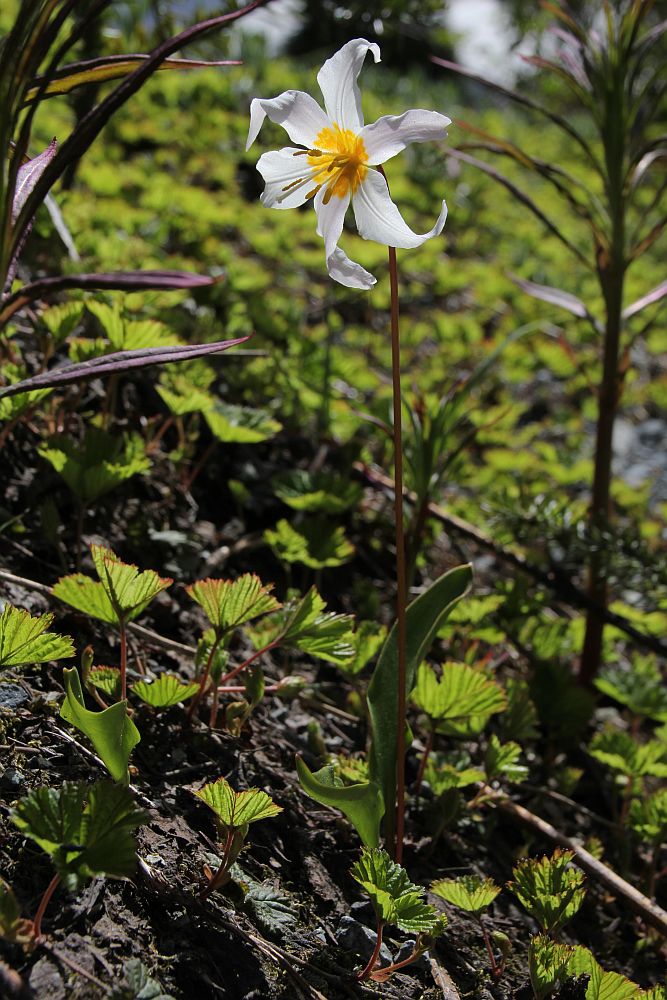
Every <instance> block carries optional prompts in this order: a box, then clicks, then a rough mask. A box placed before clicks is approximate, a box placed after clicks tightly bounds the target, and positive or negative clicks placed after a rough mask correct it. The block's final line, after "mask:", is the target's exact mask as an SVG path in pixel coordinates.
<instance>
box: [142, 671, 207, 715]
mask: <svg viewBox="0 0 667 1000" xmlns="http://www.w3.org/2000/svg"><path fill="white" fill-rule="evenodd" d="M198 690H199V684H198V683H196V682H193V683H191V684H184V683H183V681H181V680H179V678H178V677H175V676H174V675H173V674H161V675H160V677H158V678H157V680H154V681H152V682H151V683H150V684H149V683H148V681H137V683H136V684H133V685H132V692H133V694H135V695H136V696H137V698H141V700H142V701H143V702H144V703H145V704H146V705H150V706H151V707H152V708H169V707H170V706H171V705H178V704H179V703H180V702H182V701H187V700H188V698H192V697H193V695H195V694H196V693H197V691H198Z"/></svg>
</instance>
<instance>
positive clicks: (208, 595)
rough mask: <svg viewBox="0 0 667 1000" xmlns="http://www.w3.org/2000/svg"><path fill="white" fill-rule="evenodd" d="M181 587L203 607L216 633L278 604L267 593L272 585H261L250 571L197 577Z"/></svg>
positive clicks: (247, 620) (237, 624) (278, 603)
mask: <svg viewBox="0 0 667 1000" xmlns="http://www.w3.org/2000/svg"><path fill="white" fill-rule="evenodd" d="M185 589H186V591H187V593H188V594H189V596H190V597H191V598H192V599H193V601H196V602H197V604H199V605H200V606H201V607H202V608H203V609H204V612H205V613H206V617H207V618H208V620H209V621H210V623H211V625H212V626H213V628H214V629H216V630H217V631H218V633H223V632H228V631H229V630H230V629H233V628H238V626H239V625H243V624H245V622H249V621H251V620H252V619H253V618H258V617H259V615H264V614H266V613H267V612H269V611H275V610H276V609H277V608H279V607H280V602H279V601H277V600H276V598H275V597H273V595H272V594H271V590H272V589H273V585H272V584H269V585H268V586H265V585H264V584H263V583H262V581H261V580H260V578H259V577H258V576H255V574H254V573H244V574H243V576H240V577H239V578H238V579H237V580H214V579H210V578H209V579H207V580H198V581H197V582H196V583H193V584H191V585H190V586H189V587H186V588H185Z"/></svg>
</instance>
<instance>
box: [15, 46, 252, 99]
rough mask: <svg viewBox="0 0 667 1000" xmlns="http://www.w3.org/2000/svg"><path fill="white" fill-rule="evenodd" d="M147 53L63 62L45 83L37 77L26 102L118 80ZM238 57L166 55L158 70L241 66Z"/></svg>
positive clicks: (141, 61)
mask: <svg viewBox="0 0 667 1000" xmlns="http://www.w3.org/2000/svg"><path fill="white" fill-rule="evenodd" d="M147 58H148V56H146V55H143V54H139V53H138V54H136V55H134V54H132V55H118V56H100V57H99V58H97V59H84V60H82V61H81V62H77V63H71V64H69V65H66V66H61V67H59V69H57V70H56V72H55V74H54V75H53V77H52V78H51V79H50V80H49V82H48V83H47V85H46V87H44V88H42V87H41V78H40V77H35V83H34V86H32V87H31V88H30V89H29V90H28V92H27V94H26V97H25V103H26V104H31V103H32V102H33V101H34V100H36V99H37V96H38V95H39V100H40V101H43V100H44V99H45V98H47V97H56V96H59V95H61V94H69V93H70V91H72V90H75V89H76V88H77V87H83V86H86V85H87V84H90V83H95V84H99V83H103V82H104V81H105V80H117V79H119V78H120V77H124V76H127V75H128V74H129V73H131V72H132V71H133V70H135V69H137V68H138V67H139V66H141V65H142V64H143V63H144V62H145V61H146V59H147ZM238 65H239V63H238V62H237V61H235V60H230V59H223V60H219V61H216V62H206V61H202V60H200V59H174V58H171V59H165V61H164V62H163V63H162V65H161V66H158V67H157V70H158V72H164V71H165V70H174V69H178V70H184V69H202V68H204V67H208V66H238Z"/></svg>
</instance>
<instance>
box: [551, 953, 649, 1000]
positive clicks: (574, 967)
mask: <svg viewBox="0 0 667 1000" xmlns="http://www.w3.org/2000/svg"><path fill="white" fill-rule="evenodd" d="M570 951H571V954H570V957H569V960H568V963H567V972H568V975H570V976H582V975H585V976H588V977H589V979H588V986H587V987H586V1000H639V998H640V997H644V996H645V993H644V991H643V990H642V989H640V988H639V986H637V984H636V983H633V982H631V981H630V980H629V979H627V978H626V977H625V976H622V975H621V974H620V973H618V972H605V971H604V969H603V968H602V966H601V965H600V964H599V962H597V961H596V959H595V958H594V956H593V955H592V954H591V953H590V951H589V950H588V948H584V947H583V946H582V945H577V946H576V947H575V948H572V949H570Z"/></svg>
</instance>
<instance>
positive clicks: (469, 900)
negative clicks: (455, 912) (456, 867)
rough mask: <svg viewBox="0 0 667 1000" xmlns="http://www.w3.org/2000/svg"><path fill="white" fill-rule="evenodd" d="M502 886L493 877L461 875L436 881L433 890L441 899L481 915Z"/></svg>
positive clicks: (468, 911)
mask: <svg viewBox="0 0 667 1000" xmlns="http://www.w3.org/2000/svg"><path fill="white" fill-rule="evenodd" d="M500 891H501V889H500V886H498V885H496V884H495V882H494V881H493V879H491V878H481V876H479V875H461V876H460V877H459V878H443V879H439V880H438V881H437V882H434V883H433V884H432V886H431V892H433V893H435V895H436V896H440V898H441V899H445V900H447V902H448V903H451V904H452V905H453V906H458V908H459V909H460V910H465V911H466V912H467V913H474V914H475V916H479V915H480V914H481V913H484V911H485V910H487V909H488V908H489V906H490V905H491V903H492V902H493V901H494V899H495V898H496V896H497V895H498V893H499V892H500Z"/></svg>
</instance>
